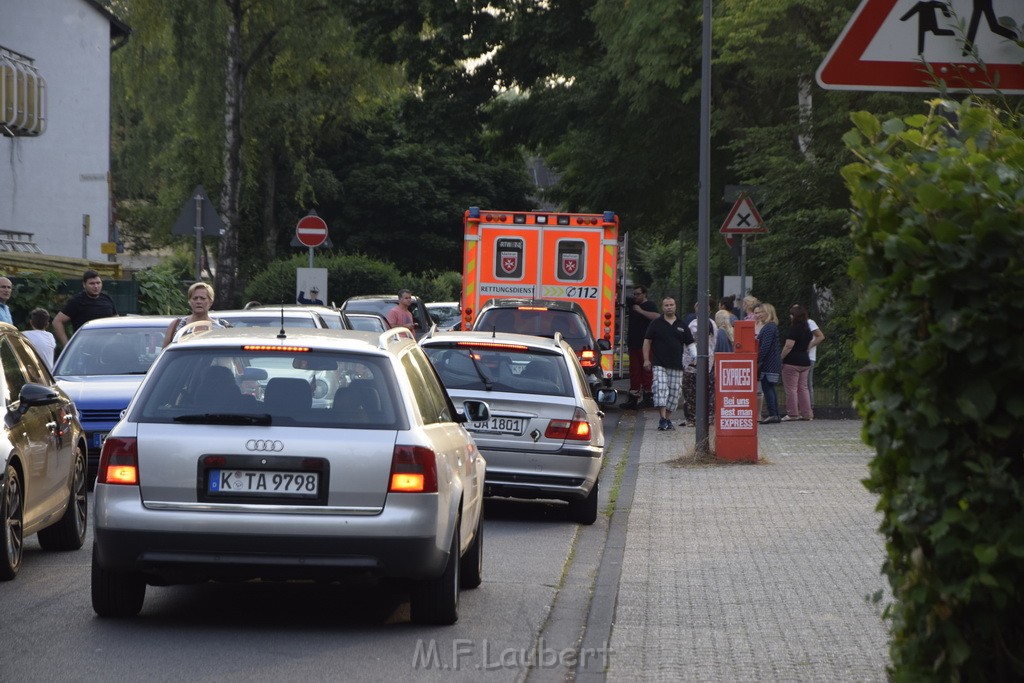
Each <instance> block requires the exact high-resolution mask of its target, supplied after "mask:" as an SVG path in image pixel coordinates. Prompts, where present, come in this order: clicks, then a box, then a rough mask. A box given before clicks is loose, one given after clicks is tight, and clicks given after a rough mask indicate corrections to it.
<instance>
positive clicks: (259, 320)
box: [210, 312, 317, 328]
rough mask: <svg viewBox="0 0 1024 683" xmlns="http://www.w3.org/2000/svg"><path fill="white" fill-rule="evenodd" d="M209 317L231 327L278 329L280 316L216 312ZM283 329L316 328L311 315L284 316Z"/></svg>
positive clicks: (286, 314)
mask: <svg viewBox="0 0 1024 683" xmlns="http://www.w3.org/2000/svg"><path fill="white" fill-rule="evenodd" d="M210 316H211V317H213V318H217V319H218V320H223V321H224V322H226V323H228V324H229V325H231V327H280V326H281V316H280V315H234V314H231V315H221V314H219V313H217V312H214V313H211V314H210ZM284 326H285V327H305V328H313V327H316V326H317V324H316V321H315V320H314V319H313V316H312V315H289V314H288V313H285V314H284Z"/></svg>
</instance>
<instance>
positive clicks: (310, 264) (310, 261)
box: [309, 247, 313, 268]
mask: <svg viewBox="0 0 1024 683" xmlns="http://www.w3.org/2000/svg"><path fill="white" fill-rule="evenodd" d="M309 267H310V268H312V267H313V247H310V248H309Z"/></svg>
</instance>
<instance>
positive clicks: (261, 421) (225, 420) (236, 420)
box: [174, 413, 270, 425]
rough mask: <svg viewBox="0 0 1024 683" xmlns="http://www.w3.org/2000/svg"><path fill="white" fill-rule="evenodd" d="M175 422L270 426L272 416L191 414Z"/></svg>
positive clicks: (180, 417) (178, 417)
mask: <svg viewBox="0 0 1024 683" xmlns="http://www.w3.org/2000/svg"><path fill="white" fill-rule="evenodd" d="M174 421H175V422H184V423H186V424H208V425H269V424H270V415H269V414H268V413H262V414H245V413H191V414H189V415H178V416H177V417H176V418H174Z"/></svg>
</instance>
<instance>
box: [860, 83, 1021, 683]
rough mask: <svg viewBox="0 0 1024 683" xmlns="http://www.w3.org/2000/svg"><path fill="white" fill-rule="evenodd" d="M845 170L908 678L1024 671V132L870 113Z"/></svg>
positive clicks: (865, 374) (971, 111)
mask: <svg viewBox="0 0 1024 683" xmlns="http://www.w3.org/2000/svg"><path fill="white" fill-rule="evenodd" d="M853 120H854V123H855V125H856V130H855V131H851V132H850V133H848V134H847V136H846V137H845V141H846V143H847V145H848V147H849V148H850V149H851V150H852V151H853V152H854V154H855V155H856V156H857V157H858V158H859V159H860V161H859V162H858V163H854V164H851V165H849V166H847V167H846V168H845V169H844V170H843V175H844V178H845V181H846V184H847V186H848V188H849V190H850V193H851V198H852V203H853V207H854V218H853V238H854V242H855V245H856V250H857V256H856V258H855V259H854V261H853V263H852V265H851V274H852V275H853V276H854V277H855V278H856V279H857V280H858V281H859V282H860V283H861V285H862V286H863V292H862V293H861V296H862V298H861V302H860V305H859V308H858V311H857V326H858V329H859V340H858V342H857V345H856V349H855V351H856V354H857V356H858V358H860V359H861V360H863V361H866V365H865V367H864V370H863V371H862V373H860V375H859V376H858V378H857V380H856V385H857V404H858V408H859V409H860V411H861V413H862V415H863V417H864V436H865V440H866V441H867V442H869V443H870V444H871V445H873V446H874V448H875V449H876V451H877V455H876V456H875V458H874V459H873V461H872V463H871V468H870V477H869V479H867V480H866V485H867V487H868V488H869V489H870V490H871V491H873V492H876V493H878V494H879V496H880V498H879V509H880V510H881V512H882V513H883V522H882V526H881V531H882V532H883V534H884V535H885V536H886V539H887V544H886V545H887V559H886V561H885V564H884V567H883V571H884V572H885V574H886V575H887V576H888V579H889V582H890V584H891V586H892V590H893V595H894V598H895V602H894V603H893V604H891V605H889V606H888V607H887V609H886V614H887V616H889V617H890V618H891V620H892V636H893V639H892V645H891V655H892V671H891V673H892V675H893V676H894V678H896V679H898V680H915V681H916V680H926V679H929V680H930V679H934V680H961V679H962V680H968V681H1004V680H1020V679H1021V678H1022V677H1024V487H1022V482H1024V261H1022V259H1024V121H1022V118H1021V116H1020V115H1019V114H1008V113H1006V112H1000V111H997V110H995V109H993V108H992V107H989V106H985V105H983V104H981V103H979V102H978V101H975V100H972V99H968V100H966V101H964V102H962V103H957V102H954V101H950V100H935V101H933V102H932V103H931V108H930V111H929V112H928V114H927V115H924V114H922V115H915V116H911V117H908V118H905V119H890V120H887V121H884V122H882V121H879V120H878V119H877V118H875V117H874V116H873V115H871V114H868V113H866V112H860V113H857V114H855V115H854V116H853Z"/></svg>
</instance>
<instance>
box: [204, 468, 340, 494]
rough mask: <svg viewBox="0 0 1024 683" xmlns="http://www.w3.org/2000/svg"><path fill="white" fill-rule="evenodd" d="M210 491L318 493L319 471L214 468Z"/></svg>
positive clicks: (208, 487)
mask: <svg viewBox="0 0 1024 683" xmlns="http://www.w3.org/2000/svg"><path fill="white" fill-rule="evenodd" d="M206 481H207V493H219V494H229V495H270V496H300V497H307V496H316V495H317V494H318V493H319V490H320V474H319V473H318V472H277V471H268V470H210V471H209V472H208V473H207V480H206Z"/></svg>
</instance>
